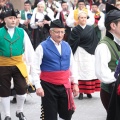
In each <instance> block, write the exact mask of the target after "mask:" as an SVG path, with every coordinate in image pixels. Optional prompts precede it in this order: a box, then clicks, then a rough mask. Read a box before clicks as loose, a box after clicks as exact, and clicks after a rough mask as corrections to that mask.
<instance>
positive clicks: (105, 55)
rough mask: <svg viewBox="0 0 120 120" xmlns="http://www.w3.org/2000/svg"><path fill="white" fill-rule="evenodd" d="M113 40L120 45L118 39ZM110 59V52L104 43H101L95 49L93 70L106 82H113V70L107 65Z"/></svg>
mask: <svg viewBox="0 0 120 120" xmlns="http://www.w3.org/2000/svg"><path fill="white" fill-rule="evenodd" d="M114 41H115V42H116V43H117V44H118V45H120V40H118V39H117V38H114ZM110 61H111V53H110V50H109V48H108V46H107V45H106V44H105V43H101V44H99V45H98V46H97V48H96V50H95V72H96V76H97V77H98V79H99V80H100V81H101V82H103V83H106V84H109V83H112V82H114V81H115V80H116V79H115V77H114V72H113V71H111V69H110V68H109V66H108V63H109V62H110Z"/></svg>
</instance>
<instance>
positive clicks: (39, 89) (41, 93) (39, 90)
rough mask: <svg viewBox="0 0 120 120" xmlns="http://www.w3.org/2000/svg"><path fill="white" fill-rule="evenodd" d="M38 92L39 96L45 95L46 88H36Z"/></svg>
mask: <svg viewBox="0 0 120 120" xmlns="http://www.w3.org/2000/svg"><path fill="white" fill-rule="evenodd" d="M36 94H37V95H38V96H41V97H44V90H43V89H42V88H38V89H36Z"/></svg>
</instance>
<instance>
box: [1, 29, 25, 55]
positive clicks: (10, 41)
mask: <svg viewBox="0 0 120 120" xmlns="http://www.w3.org/2000/svg"><path fill="white" fill-rule="evenodd" d="M23 38H24V31H23V29H22V28H18V27H16V28H15V32H14V34H13V37H12V38H11V37H10V35H9V33H8V32H7V31H6V29H5V28H4V27H2V28H1V29H0V56H5V57H12V56H19V55H22V54H23V52H24V45H23Z"/></svg>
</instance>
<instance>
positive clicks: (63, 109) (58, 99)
mask: <svg viewBox="0 0 120 120" xmlns="http://www.w3.org/2000/svg"><path fill="white" fill-rule="evenodd" d="M41 85H42V87H43V89H44V92H45V96H44V97H42V111H41V113H42V115H41V118H42V120H57V114H59V116H60V118H62V119H64V120H71V117H72V114H73V112H74V111H73V110H68V98H67V94H66V91H65V87H64V86H63V85H54V84H50V83H48V82H45V81H42V80H41Z"/></svg>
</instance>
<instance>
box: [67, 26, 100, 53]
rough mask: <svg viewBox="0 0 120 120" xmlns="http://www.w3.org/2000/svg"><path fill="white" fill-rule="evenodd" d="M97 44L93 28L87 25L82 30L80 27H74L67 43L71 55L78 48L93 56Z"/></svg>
mask: <svg viewBox="0 0 120 120" xmlns="http://www.w3.org/2000/svg"><path fill="white" fill-rule="evenodd" d="M98 42H99V40H98V38H97V35H96V32H95V30H94V27H93V26H88V25H86V27H85V28H84V29H83V28H82V27H81V26H80V25H78V26H76V27H74V28H73V30H72V32H71V35H70V38H69V41H68V43H69V44H70V46H71V48H72V51H73V54H74V53H75V51H76V49H77V47H78V46H80V47H82V48H83V49H85V50H86V51H87V52H88V53H90V54H94V52H95V49H96V46H97V44H98Z"/></svg>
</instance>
